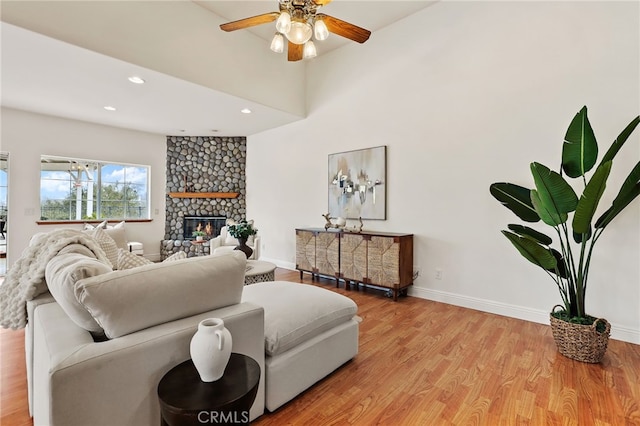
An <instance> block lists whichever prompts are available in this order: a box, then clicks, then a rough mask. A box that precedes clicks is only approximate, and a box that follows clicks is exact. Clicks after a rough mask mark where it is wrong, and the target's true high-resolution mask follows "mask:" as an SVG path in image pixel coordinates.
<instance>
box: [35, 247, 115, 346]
mask: <svg viewBox="0 0 640 426" xmlns="http://www.w3.org/2000/svg"><path fill="white" fill-rule="evenodd" d="M74 246H77V247H75V249H77V250H79V251H83V250H87V251H89V250H88V249H87V248H86V247H84V246H82V245H80V244H71V245H69V246H67V247H66V248H65V249H66V250H65V251H66V252H65V253H62V252H61V253H62V254H58V255H57V256H55V257H54V258H53V259H51V260H50V261H49V262H48V263H47V266H46V268H45V279H46V281H47V286H48V287H49V292H50V293H51V295H52V296H53V297H54V298H55V300H56V301H57V302H58V303H59V304H60V306H61V307H62V309H63V310H64V311H65V313H66V314H67V315H68V316H69V318H71V320H72V321H73V322H75V323H76V324H78V325H79V326H80V327H82V328H84V329H85V330H87V331H90V332H93V333H98V334H100V333H102V327H100V325H98V323H97V322H96V321H95V320H94V319H93V317H92V316H91V314H90V313H89V311H87V309H86V308H85V307H84V306H83V305H82V304H81V303H80V302H79V301H78V299H77V298H76V294H75V289H74V286H75V284H76V282H78V281H79V280H82V279H84V278H88V277H93V276H97V275H101V274H106V273H108V272H111V271H112V269H111V267H110V266H108V265H106V264H104V263H102V262H100V261H99V260H98V259H96V258H95V257H94V256H87V255H86V253H85V254H83V253H77V252H73V250H74Z"/></svg>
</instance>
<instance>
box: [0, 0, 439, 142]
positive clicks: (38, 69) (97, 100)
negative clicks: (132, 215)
mask: <svg viewBox="0 0 640 426" xmlns="http://www.w3.org/2000/svg"><path fill="white" fill-rule="evenodd" d="M89 3H90V2H51V1H44V2H36V1H33V2H32V1H30V2H20V1H7V0H3V1H2V3H1V7H2V10H1V12H2V15H1V16H2V21H3V23H2V28H1V31H2V34H1V36H2V38H1V43H2V44H1V47H2V50H1V54H2V80H1V84H2V86H1V102H2V106H5V107H10V108H16V109H22V110H27V111H33V112H37V113H43V114H48V115H54V116H59V117H65V118H71V119H77V120H82V121H88V122H92V123H99V124H105V125H109V126H116V127H122V128H127V129H134V130H140V131H145V132H151V133H158V134H163V135H181V134H188V135H211V136H248V135H251V134H255V133H258V132H261V131H264V130H267V129H270V128H274V127H278V126H281V125H284V124H287V123H291V122H293V121H296V120H300V119H302V118H304V112H303V111H302V112H300V110H301V108H300V107H295V106H294V107H292V108H287V107H286V106H285V107H283V106H282V105H277V104H275V103H271V102H270V99H269V92H268V90H269V88H270V86H274V84H273V81H275V80H273V79H274V78H277V75H285V73H291V75H299V76H302V77H301V79H302V80H304V67H306V66H313V60H311V61H309V62H308V63H303V64H302V65H300V64H291V63H287V61H286V56H285V55H279V56H278V55H276V54H274V53H272V52H271V51H269V42H270V39H271V37H273V33H274V29H273V24H265V25H262V26H259V27H254V28H252V29H250V30H241V31H236V32H233V33H224V34H219V33H223V32H222V31H221V30H219V29H218V28H217V26H218V25H219V24H220V23H222V22H226V21H232V20H237V19H241V18H245V17H249V16H254V15H258V14H262V13H266V12H270V11H274V10H277V1H276V0H263V1H247V2H245V1H200V0H197V1H194V2H193V3H195V4H196V5H197V6H198V7H193V6H191V9H190V10H189V13H190V15H189V16H190V17H191V18H193V17H194V13H195V14H197V15H198V16H196V18H197V22H196V21H194V27H197V26H198V25H200V26H204V27H207V28H203V29H202V32H200V33H198V34H205V36H204V38H205V39H206V38H219V40H216V43H219V44H218V46H223V47H224V48H225V49H228V50H229V51H231V52H232V54H233V55H235V56H234V57H230V56H227V57H225V61H224V62H225V64H227V63H229V64H232V63H236V62H237V64H239V65H238V66H241V65H242V61H247V60H253V61H254V62H255V61H261V63H257V65H255V66H254V68H255V67H258V68H259V67H260V66H262V65H261V64H265V72H264V76H262V75H261V74H259V72H260V70H259V69H258V70H257V71H255V70H254V71H253V72H254V75H253V77H252V78H248V77H246V76H245V77H244V78H243V76H242V74H241V73H240V74H238V77H237V78H236V79H237V80H241V81H230V80H228V79H227V80H222V79H221V80H220V81H221V82H220V83H219V84H220V86H217V87H212V86H216V84H215V83H214V84H209V81H210V80H207V79H208V78H210V79H213V78H214V77H216V76H217V75H222V74H223V72H222V71H220V69H213V67H212V68H211V72H205V73H204V74H203V75H204V77H199V76H198V74H197V70H189V69H188V67H185V66H183V67H182V68H183V69H178V70H177V71H175V72H168V71H167V70H169V71H171V68H170V67H169V68H168V67H167V66H166V65H164V66H163V63H166V59H167V58H162V57H153V55H152V54H150V53H148V52H140V48H138V51H136V52H134V53H135V56H131V57H132V58H136V59H137V58H141V59H140V61H138V63H134V62H135V61H134V60H128V59H129V57H127V56H126V55H124V54H123V55H122V56H120V55H119V53H118V45H117V44H115V43H116V41H114V40H116V39H118V38H120V39H122V40H131V41H132V44H131V45H132V46H134V47H135V44H134V42H139V43H146V44H147V45H148V46H151V44H153V43H154V42H155V39H154V38H153V37H151V36H149V37H148V38H147V39H140V38H141V37H140V35H139V34H136V33H134V31H133V30H131V29H130V27H128V26H127V23H128V22H131V23H132V24H131V25H136V26H140V25H145V26H146V27H145V28H153V29H154V30H157V31H160V30H161V29H162V28H159V27H161V26H162V24H163V23H162V21H161V20H160V19H161V16H160V15H161V13H158V16H159V17H156V16H155V15H154V14H152V15H151V16H149V14H148V13H142V12H141V9H140V4H142V6H143V7H146V8H147V9H146V10H147V11H148V10H150V9H149V7H157V8H164V7H165V5H166V4H167V2H161V1H160V2H157V3H156V2H146V3H145V2H112V3H110V5H111V6H112V7H113V8H118V10H117V13H114V16H116V17H118V21H117V22H109V21H108V17H107V14H105V13H103V14H102V15H101V16H98V17H95V16H89V15H88V14H87V12H86V11H85V10H84V9H82V7H83V5H82V4H87V5H88V4H89ZM101 3H108V2H101ZM132 3H137V4H138V5H132ZM154 3H156V4H155V5H154ZM184 3H186V4H178V5H177V7H182V6H188V5H189V4H191V5H193V3H190V2H184ZM432 3H433V2H432V1H346V0H344V1H343V0H334V1H333V2H332V3H331V4H329V5H328V6H326V7H324V8H323V10H322V11H323V13H326V14H328V15H332V16H335V17H338V18H340V19H343V20H345V21H348V22H351V23H354V24H356V25H358V26H361V27H364V28H367V29H369V30H371V31H372V36H371V38H370V39H369V41H367V43H368V44H369V43H371V44H373V43H375V42H376V41H375V33H376V31H378V30H380V29H382V28H384V27H385V26H387V25H390V24H393V23H394V22H396V21H398V20H400V19H402V18H404V17H406V16H408V15H410V14H412V13H415V12H416V11H418V10H420V9H423V8H424V7H426V6H428V5H429V4H432ZM94 4H95V3H94ZM114 10H115V9H114ZM151 10H152V9H151ZM123 13H124V14H126V15H123ZM83 14H86V16H83ZM136 14H137V15H139V16H136ZM123 16H126V18H125V17H123ZM65 19H66V21H65ZM92 19H94V21H91V20H92ZM95 19H101V20H102V21H101V22H100V23H101V24H103V26H104V27H106V28H108V31H109V35H108V36H105V35H104V34H102V33H98V31H99V28H98V25H96V21H95ZM89 23H92V24H91V25H90V24H89ZM114 29H115V30H114ZM190 29H191V30H192V31H194V32H195V30H194V29H193V28H190ZM196 29H197V28H196ZM94 31H95V33H94ZM115 31H118V32H119V33H120V34H118V33H116V32H115ZM205 31H208V32H209V33H206V32H205ZM146 33H148V31H147V32H146ZM241 33H244V34H241ZM141 34H145V32H144V31H141ZM186 36H188V34H187V35H185V37H186ZM92 37H93V39H95V40H98V41H97V42H96V41H94V42H93V44H91V40H92ZM138 39H140V40H138ZM206 41H208V40H206ZM201 42H203V37H202V36H200V37H199V38H197V37H196V38H194V40H187V43H189V45H190V46H197V44H198V43H201ZM158 43H160V41H158ZM349 43H353V42H351V41H349V40H346V39H343V38H341V37H339V36H336V35H332V36H330V37H329V39H328V40H326V41H323V42H318V43H317V49H318V55H319V56H322V55H326V54H327V52H329V51H331V50H334V49H339V48H341V47H342V46H344V45H345V44H349ZM83 44H84V46H82V47H81V45H83ZM165 44H166V42H165ZM87 46H89V47H87ZM134 47H132V50H133V49H134ZM161 47H162V46H161ZM204 48H205V49H208V50H211V47H206V46H205V47H204ZM145 50H146V49H145ZM148 50H149V51H151V50H152V49H148ZM220 50H222V49H220ZM165 51H166V55H167V56H171V57H172V58H171V59H173V58H175V57H176V56H177V55H178V56H179V53H180V52H178V54H176V52H171V51H169V50H166V49H165V50H160V52H165ZM216 53H219V57H220V58H222V57H223V52H213V53H212V57H215V54H216ZM118 56H120V57H118ZM250 56H253V57H250ZM248 57H249V58H248ZM123 58H125V59H124V60H123ZM247 58H248V59H247ZM318 59H319V58H316V59H315V60H318ZM209 60H210V59H209ZM163 61H165V62H163ZM174 62H175V61H174ZM305 62H307V61H305ZM156 64H158V66H156ZM173 66H175V64H174V65H173ZM213 66H214V67H215V66H216V64H215V63H214V65H213ZM268 66H270V67H280V68H279V69H280V70H281V71H275V72H269V68H267V67H268ZM245 67H248V66H246V65H245ZM285 67H286V68H285ZM255 73H257V74H255ZM231 74H232V75H233V73H231ZM274 74H277V75H276V76H275V77H274V76H273V75H274ZM132 75H137V76H140V77H142V78H143V79H144V80H145V81H146V82H145V84H142V85H136V84H132V83H130V82H129V81H128V80H127V78H128V77H130V76H132ZM191 75H193V78H192V77H191ZM256 76H257V77H256ZM289 78H290V77H289ZM269 79H271V80H269ZM303 84H304V81H302V82H301V84H300V85H299V86H298V87H303ZM231 86H237V87H238V90H236V91H235V93H234V90H231ZM227 87H229V90H227ZM276 89H277V87H275V86H274V88H273V90H276ZM243 91H244V92H243ZM261 92H264V93H261ZM299 92H300V93H296V94H294V95H292V96H295V97H300V98H302V97H304V93H303V92H304V90H299ZM254 93H255V96H253V95H254ZM274 93H275V92H274ZM260 96H262V97H260ZM291 102H292V103H293V104H295V103H296V102H297V103H298V104H299V105H304V99H299V100H296V99H292V100H291ZM104 106H114V107H115V108H116V110H115V111H107V110H105V109H104V108H103V107H104ZM243 108H249V109H250V110H252V113H251V114H243V113H241V112H240V110H241V109H243Z"/></svg>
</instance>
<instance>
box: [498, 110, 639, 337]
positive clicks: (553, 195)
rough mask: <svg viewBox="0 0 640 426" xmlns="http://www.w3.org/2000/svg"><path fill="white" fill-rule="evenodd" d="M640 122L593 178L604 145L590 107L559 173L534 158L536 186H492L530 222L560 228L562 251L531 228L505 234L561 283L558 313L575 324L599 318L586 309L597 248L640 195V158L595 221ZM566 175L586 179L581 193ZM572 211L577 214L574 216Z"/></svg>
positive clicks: (572, 131)
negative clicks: (612, 175)
mask: <svg viewBox="0 0 640 426" xmlns="http://www.w3.org/2000/svg"><path fill="white" fill-rule="evenodd" d="M639 122H640V116H638V117H635V118H634V119H633V120H632V121H631V122H630V123H629V125H627V127H625V129H624V130H623V131H622V132H621V133H620V135H619V136H618V137H617V138H616V139H615V140H614V141H613V143H612V144H611V146H610V147H609V149H608V150H607V152H606V153H605V155H604V156H603V157H602V159H601V160H600V163H599V164H598V166H597V167H596V168H595V170H594V172H593V174H592V175H591V177H587V173H588V172H590V171H591V170H592V169H593V167H594V166H595V164H596V162H597V157H598V144H597V141H596V137H595V135H594V132H593V129H592V128H591V124H590V123H589V119H588V117H587V107H586V106H585V107H583V108H582V109H581V110H580V111H579V112H578V113H577V114H576V116H575V117H574V118H573V120H572V121H571V124H570V125H569V128H568V129H567V132H566V135H565V137H564V144H563V147H562V163H561V167H560V171H559V172H555V171H553V170H550V169H549V168H548V167H546V166H544V165H542V164H540V163H536V162H534V163H531V166H530V167H531V173H532V175H533V181H534V185H535V188H534V189H529V188H525V187H522V186H519V185H515V184H511V183H504V182H500V183H493V184H492V185H491V186H490V192H491V195H493V197H495V198H496V199H497V200H498V201H500V202H501V203H502V204H503V205H504V206H505V207H507V208H508V209H510V210H511V211H512V212H513V213H515V214H516V215H517V216H518V217H519V218H520V219H522V220H523V221H525V222H538V221H540V220H542V222H544V223H545V224H546V225H549V226H551V227H552V228H553V229H554V230H555V233H556V235H557V237H558V239H559V242H558V246H557V247H558V249H556V248H552V247H551V245H552V243H553V240H552V238H551V237H549V236H547V235H545V234H544V233H542V232H539V231H536V230H534V229H532V228H530V227H528V226H524V225H517V224H510V225H508V226H507V227H508V229H509V230H508V231H507V230H503V231H502V234H504V236H505V237H507V238H508V239H509V241H511V243H512V244H513V245H514V246H515V248H516V249H517V250H518V251H519V252H520V254H521V255H522V256H524V257H525V258H526V259H527V260H528V261H530V262H531V263H533V264H535V265H537V266H539V267H540V268H542V269H543V270H544V271H545V272H546V273H547V274H549V276H550V277H551V278H552V279H553V280H554V281H555V283H556V285H557V286H558V290H559V292H560V296H561V297H562V302H563V305H564V311H561V312H559V313H558V315H557V316H558V317H559V318H562V319H565V320H567V321H569V322H575V323H579V324H591V323H592V322H593V321H594V320H595V318H593V317H591V316H589V315H587V314H586V312H585V295H586V291H587V281H588V278H589V268H590V266H591V256H592V254H593V249H594V247H595V244H596V242H597V241H598V240H599V238H600V237H601V236H602V233H603V232H604V230H605V229H606V228H607V226H608V225H609V224H610V223H611V222H612V221H613V219H615V218H616V217H617V216H618V215H619V214H620V213H621V212H622V211H623V210H624V209H625V208H626V207H627V206H628V205H629V204H630V203H631V202H632V201H633V200H635V199H636V198H637V197H638V195H640V161H639V162H638V163H637V164H636V165H635V167H633V169H632V170H631V172H630V173H629V176H628V177H627V178H626V180H625V181H624V183H623V184H622V187H621V188H620V190H619V191H618V195H617V196H616V197H615V199H614V200H613V202H612V204H611V206H610V207H609V208H608V209H607V210H606V211H604V212H603V213H602V214H600V216H599V217H598V219H597V220H595V223H594V222H593V219H594V217H595V215H596V211H597V209H598V204H599V202H600V199H601V198H602V195H603V194H604V192H605V189H606V183H607V179H608V177H609V174H610V172H611V168H612V165H613V160H614V158H615V157H616V155H617V154H618V152H619V151H620V148H622V146H623V145H624V144H625V142H626V141H627V140H628V138H629V136H630V135H631V134H632V133H633V131H634V129H635V128H636V127H637V126H638V123H639ZM563 174H564V175H566V176H567V177H569V178H574V179H579V180H580V181H581V183H582V186H583V191H582V194H581V195H580V197H578V196H577V195H576V192H575V191H574V189H573V188H572V186H571V185H569V183H568V182H567V180H565V177H564V176H563ZM570 214H572V216H573V218H572V219H571V220H569V217H570ZM552 314H553V313H552ZM554 316H555V314H554Z"/></svg>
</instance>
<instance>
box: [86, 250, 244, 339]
mask: <svg viewBox="0 0 640 426" xmlns="http://www.w3.org/2000/svg"><path fill="white" fill-rule="evenodd" d="M246 263H247V260H246V257H245V255H244V253H241V252H232V253H229V254H226V255H224V256H200V257H192V258H189V259H183V260H177V261H175V262H163V263H154V264H151V265H145V266H141V267H138V268H134V269H127V270H124V271H114V272H111V273H109V274H105V275H100V276H97V277H92V278H87V279H84V280H81V281H78V282H77V283H76V287H75V290H76V297H77V298H78V300H79V301H80V303H82V304H83V305H84V306H85V308H87V310H88V311H89V312H90V313H91V315H92V316H93V318H94V319H95V320H96V322H97V323H98V324H99V325H100V326H101V327H102V328H103V329H104V331H105V334H106V335H107V337H108V338H111V339H112V338H115V337H119V336H123V335H125V334H129V333H133V332H135V331H138V330H142V329H144V328H148V327H152V326H154V325H158V324H163V323H166V322H169V321H174V320H177V319H180V318H185V317H189V316H192V315H196V314H199V313H202V312H206V311H210V310H212V309H217V308H221V307H224V306H229V305H233V304H236V303H240V299H241V297H242V289H243V287H244V271H245V267H246Z"/></svg>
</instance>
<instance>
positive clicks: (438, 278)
mask: <svg viewBox="0 0 640 426" xmlns="http://www.w3.org/2000/svg"><path fill="white" fill-rule="evenodd" d="M441 279H442V269H440V268H436V280H441Z"/></svg>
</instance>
